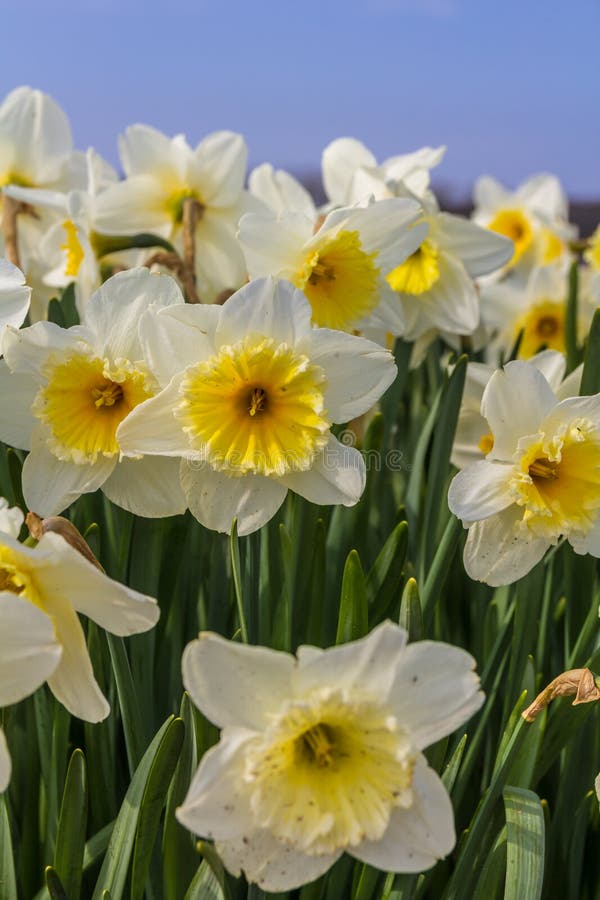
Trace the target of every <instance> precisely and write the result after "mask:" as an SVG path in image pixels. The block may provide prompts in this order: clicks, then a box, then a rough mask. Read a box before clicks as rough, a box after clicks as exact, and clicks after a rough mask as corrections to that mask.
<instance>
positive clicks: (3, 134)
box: [0, 87, 73, 185]
mask: <svg viewBox="0 0 600 900" xmlns="http://www.w3.org/2000/svg"><path fill="white" fill-rule="evenodd" d="M0 141H1V142H2V143H5V142H8V143H10V144H11V145H12V146H13V147H14V154H15V159H14V167H15V168H16V170H17V173H18V175H19V176H20V177H21V179H22V180H26V181H27V182H29V183H30V184H32V185H42V184H44V183H48V182H50V181H54V180H55V179H57V178H58V177H59V175H60V170H61V168H62V166H63V164H64V163H65V162H66V159H67V156H68V154H69V153H70V151H71V148H72V145H73V139H72V137H71V128H70V126H69V120H68V119H67V116H66V115H65V113H64V112H63V110H62V109H61V108H60V106H59V105H58V104H57V103H56V102H55V101H54V100H53V99H52V98H51V97H49V96H48V94H43V93H42V92H41V91H36V90H32V89H31V88H28V87H21V88H17V89H16V90H14V91H11V93H10V94H8V96H7V97H6V98H5V99H4V102H3V103H2V105H1V106H0Z"/></svg>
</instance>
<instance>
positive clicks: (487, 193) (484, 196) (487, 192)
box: [473, 175, 509, 216]
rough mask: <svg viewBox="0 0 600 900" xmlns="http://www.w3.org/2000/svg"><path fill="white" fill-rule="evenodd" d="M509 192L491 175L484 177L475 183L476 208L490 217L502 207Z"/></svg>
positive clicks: (474, 198) (474, 197)
mask: <svg viewBox="0 0 600 900" xmlns="http://www.w3.org/2000/svg"><path fill="white" fill-rule="evenodd" d="M507 196H509V195H508V194H507V192H506V191H505V189H504V188H503V187H502V185H501V184H500V182H499V181H496V179H495V178H492V177H491V176H490V175H483V176H482V177H481V178H478V179H477V181H476V182H475V188H474V190H473V200H474V203H475V206H476V207H478V208H479V207H480V208H481V211H482V212H485V213H486V214H487V215H488V216H490V215H493V213H494V212H495V211H496V209H497V208H498V207H499V206H502V205H503V203H504V202H505V200H506V199H507Z"/></svg>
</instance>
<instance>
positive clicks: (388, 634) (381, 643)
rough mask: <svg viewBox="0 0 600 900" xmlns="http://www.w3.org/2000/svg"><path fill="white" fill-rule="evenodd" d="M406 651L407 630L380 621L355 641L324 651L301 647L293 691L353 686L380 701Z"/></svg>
mask: <svg viewBox="0 0 600 900" xmlns="http://www.w3.org/2000/svg"><path fill="white" fill-rule="evenodd" d="M405 650H406V632H405V631H404V630H403V629H402V628H400V627H399V626H398V625H395V624H394V623H392V622H382V623H381V624H380V625H378V626H377V627H376V628H374V629H373V630H372V631H371V632H370V633H369V634H368V635H367V636H366V637H364V638H360V640H358V641H351V642H350V643H348V644H340V645H339V646H337V647H330V648H329V649H327V650H321V651H316V649H315V648H314V647H300V648H299V650H298V667H297V669H296V671H295V672H294V675H293V686H294V693H295V695H296V696H298V697H302V696H306V694H308V693H310V692H311V691H314V690H320V689H321V688H328V689H330V690H333V691H335V690H338V689H343V690H347V691H352V690H353V689H356V690H359V691H361V692H364V693H365V694H366V695H367V696H372V697H374V698H377V700H378V702H379V701H382V702H383V701H385V699H386V698H387V696H388V693H389V691H390V688H391V686H392V684H393V681H394V677H395V672H396V668H397V666H398V664H399V663H400V662H401V660H402V658H403V654H404V652H405Z"/></svg>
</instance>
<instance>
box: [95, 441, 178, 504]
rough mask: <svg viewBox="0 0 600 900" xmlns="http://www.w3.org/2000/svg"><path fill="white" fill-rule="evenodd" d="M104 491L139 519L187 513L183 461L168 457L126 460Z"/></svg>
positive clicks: (114, 473)
mask: <svg viewBox="0 0 600 900" xmlns="http://www.w3.org/2000/svg"><path fill="white" fill-rule="evenodd" d="M102 491H103V493H104V494H105V496H106V497H108V499H109V500H111V501H112V502H113V503H116V505H117V506H120V507H121V508H122V509H127V510H129V512H132V513H133V514H134V515H135V516H145V517H146V518H149V519H160V518H163V517H164V516H178V515H180V514H181V513H184V512H185V510H186V502H185V495H184V493H183V491H182V489H181V482H180V480H179V461H178V460H177V459H173V458H171V457H168V456H144V457H143V458H142V459H127V458H124V459H122V460H121V461H120V462H119V463H117V465H116V466H115V468H114V469H113V471H112V474H111V475H109V477H108V478H107V480H106V481H105V482H104V484H103V485H102Z"/></svg>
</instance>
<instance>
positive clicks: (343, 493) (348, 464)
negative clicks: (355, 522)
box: [278, 435, 366, 506]
mask: <svg viewBox="0 0 600 900" xmlns="http://www.w3.org/2000/svg"><path fill="white" fill-rule="evenodd" d="M278 480H279V482H280V483H281V484H282V485H285V487H286V488H289V489H290V490H291V491H294V493H296V494H300V496H301V497H304V498H305V499H306V500H310V502H311V503H318V504H319V505H327V504H337V503H340V504H342V505H343V506H354V504H355V503H358V501H359V500H360V498H361V496H362V493H363V491H364V489H365V483H366V470H365V463H364V460H363V458H362V455H361V453H359V451H358V450H356V449H355V448H354V447H348V446H346V445H345V444H342V443H340V441H338V440H337V438H335V437H334V436H333V435H330V437H329V441H328V443H327V444H326V446H325V448H324V449H323V450H322V451H321V452H320V453H319V454H318V456H317V457H316V459H315V460H314V462H313V464H312V467H311V468H310V469H308V470H307V471H306V472H289V473H288V474H287V475H284V476H283V477H282V478H279V479H278Z"/></svg>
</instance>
